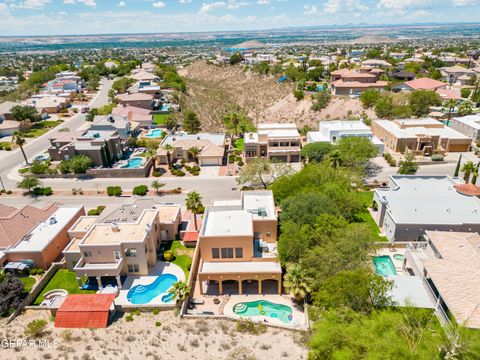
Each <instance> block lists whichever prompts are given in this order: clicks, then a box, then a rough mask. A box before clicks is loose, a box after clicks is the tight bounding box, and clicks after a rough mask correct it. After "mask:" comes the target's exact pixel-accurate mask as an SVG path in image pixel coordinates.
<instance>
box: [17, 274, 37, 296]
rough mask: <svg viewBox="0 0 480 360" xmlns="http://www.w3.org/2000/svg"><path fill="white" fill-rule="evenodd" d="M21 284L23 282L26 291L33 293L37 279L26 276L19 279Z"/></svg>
mask: <svg viewBox="0 0 480 360" xmlns="http://www.w3.org/2000/svg"><path fill="white" fill-rule="evenodd" d="M19 279H20V281H21V282H23V286H24V288H25V291H27V292H30V291H32V288H33V285H35V278H34V277H31V276H25V277H21V278H19Z"/></svg>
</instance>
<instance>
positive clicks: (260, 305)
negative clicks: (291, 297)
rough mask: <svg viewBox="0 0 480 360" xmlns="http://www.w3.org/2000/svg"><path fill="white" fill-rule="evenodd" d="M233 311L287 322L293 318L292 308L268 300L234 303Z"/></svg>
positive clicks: (243, 314)
mask: <svg viewBox="0 0 480 360" xmlns="http://www.w3.org/2000/svg"><path fill="white" fill-rule="evenodd" d="M233 312H234V313H235V315H238V316H245V317H254V316H268V317H271V318H272V319H279V320H280V321H281V322H283V323H285V324H289V323H290V322H291V321H292V319H293V314H292V308H291V307H290V306H287V305H282V304H275V303H272V302H270V301H265V300H257V301H249V302H240V303H238V304H235V306H234V307H233Z"/></svg>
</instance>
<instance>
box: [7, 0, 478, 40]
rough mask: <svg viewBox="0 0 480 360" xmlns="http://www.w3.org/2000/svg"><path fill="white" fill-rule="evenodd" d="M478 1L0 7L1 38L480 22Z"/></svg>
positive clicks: (174, 1)
mask: <svg viewBox="0 0 480 360" xmlns="http://www.w3.org/2000/svg"><path fill="white" fill-rule="evenodd" d="M479 15H480V0H322V1H313V0H0V35H59V34H98V33H138V32H184V31H213V30H216V31H223V30H255V29H270V28H279V27H288V26H305V25H332V24H349V23H353V24H358V23H369V24H391V23H395V24H398V23H412V22H463V21H479V20H480V17H479Z"/></svg>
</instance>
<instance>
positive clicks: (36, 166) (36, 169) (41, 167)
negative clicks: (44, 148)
mask: <svg viewBox="0 0 480 360" xmlns="http://www.w3.org/2000/svg"><path fill="white" fill-rule="evenodd" d="M47 170H48V165H47V164H46V163H44V162H42V161H36V160H35V161H34V162H33V163H32V165H31V166H30V172H31V173H32V174H45V173H46V172H47Z"/></svg>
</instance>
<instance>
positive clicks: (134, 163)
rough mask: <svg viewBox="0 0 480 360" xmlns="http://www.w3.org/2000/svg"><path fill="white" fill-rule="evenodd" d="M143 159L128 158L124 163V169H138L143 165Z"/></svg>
mask: <svg viewBox="0 0 480 360" xmlns="http://www.w3.org/2000/svg"><path fill="white" fill-rule="evenodd" d="M142 165H143V159H142V158H131V159H128V160H127V163H126V164H125V165H122V168H123V169H136V168H139V167H142Z"/></svg>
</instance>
